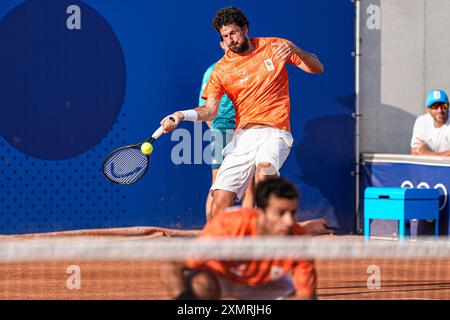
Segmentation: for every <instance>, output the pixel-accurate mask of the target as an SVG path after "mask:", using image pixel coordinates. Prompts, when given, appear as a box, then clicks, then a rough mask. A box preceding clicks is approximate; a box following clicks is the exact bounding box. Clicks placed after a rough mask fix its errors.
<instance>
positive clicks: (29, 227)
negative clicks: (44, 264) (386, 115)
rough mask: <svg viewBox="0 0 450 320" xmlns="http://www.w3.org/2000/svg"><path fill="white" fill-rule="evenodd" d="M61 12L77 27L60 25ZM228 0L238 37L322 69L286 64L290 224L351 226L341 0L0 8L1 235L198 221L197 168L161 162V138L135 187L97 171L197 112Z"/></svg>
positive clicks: (206, 179)
mask: <svg viewBox="0 0 450 320" xmlns="http://www.w3.org/2000/svg"><path fill="white" fill-rule="evenodd" d="M70 5H77V6H79V7H80V8H81V30H76V29H75V30H69V29H68V28H67V27H66V20H67V18H68V17H69V16H70V14H67V13H66V9H67V7H68V6H70ZM227 5H236V6H238V7H240V8H241V9H243V10H244V12H245V13H246V15H247V17H248V18H249V20H250V36H278V37H283V38H287V39H289V40H292V41H294V42H295V43H296V44H298V45H299V46H300V47H303V48H304V49H306V50H309V51H313V52H315V53H316V54H317V55H318V56H319V57H320V58H321V60H322V61H323V63H324V65H325V69H326V72H325V73H324V74H323V75H314V76H313V75H308V74H306V73H303V72H302V71H300V70H297V69H295V68H293V67H289V69H288V70H289V76H290V88H291V105H292V106H291V109H292V113H291V124H292V132H293V135H294V139H295V144H294V148H293V150H292V151H291V154H290V156H289V158H288V160H287V162H286V163H285V165H284V167H283V169H282V175H284V176H287V177H289V178H290V179H291V180H293V181H294V182H295V184H296V185H297V186H298V187H299V188H300V189H301V192H302V195H303V202H302V206H301V211H302V218H303V219H306V218H312V217H319V216H323V217H326V218H327V219H328V222H329V225H331V226H334V227H338V228H339V229H340V230H341V231H343V232H346V231H350V230H352V229H353V224H354V217H353V212H354V182H353V178H352V177H351V175H350V172H351V171H352V169H353V167H352V166H353V162H354V159H353V154H354V141H353V139H354V138H353V134H354V121H353V119H352V118H351V116H350V115H351V113H352V112H353V110H354V103H353V96H354V77H353V58H352V57H351V52H352V50H353V40H354V32H353V30H354V29H353V27H354V23H353V15H354V11H353V5H352V3H351V2H350V1H329V0H317V1H297V0H280V1H278V2H277V5H276V6H274V5H273V1H268V0H259V1H257V2H255V1H208V0H204V1H191V2H188V1H182V0H173V1H152V2H150V1H146V0H131V1H127V2H124V1H122V0H85V1H79V0H71V1H68V0H29V1H18V0H2V1H1V2H0V46H1V52H0V107H1V111H2V114H1V117H0V134H1V138H0V174H1V182H0V233H2V234H11V233H25V232H45V231H57V230H72V229H81V228H106V227H121V226H137V225H153V226H162V227H171V228H184V229H188V228H199V227H201V226H202V225H203V223H204V200H205V198H206V193H207V190H208V187H209V185H210V168H209V166H208V165H207V164H205V163H203V164H196V165H186V164H185V165H174V164H173V163H172V161H171V150H172V148H173V147H174V146H175V145H176V144H178V142H177V141H171V137H170V136H168V135H167V136H163V137H162V138H161V139H160V140H158V141H157V143H156V144H155V152H154V154H153V155H152V162H151V168H150V171H149V172H148V174H147V176H146V177H144V179H143V180H141V181H140V182H138V183H137V184H135V185H131V186H127V187H123V186H116V185H111V184H109V183H108V182H107V181H106V180H105V179H104V178H103V176H102V174H101V171H100V167H101V163H102V159H103V158H104V156H105V155H106V154H107V153H108V152H109V151H111V150H112V149H114V148H116V147H119V146H121V145H125V144H130V143H135V142H137V141H140V140H143V139H145V138H146V137H147V136H148V135H149V134H151V133H152V132H153V130H154V129H156V128H157V126H158V124H159V120H160V119H161V118H162V117H163V116H165V115H166V114H168V113H170V112H172V111H174V110H177V109H187V108H190V107H194V106H196V104H197V99H198V92H199V86H200V83H201V78H202V75H203V72H204V71H205V70H206V68H207V67H208V66H209V65H210V64H211V63H212V62H214V61H216V60H218V59H219V58H220V57H221V53H222V52H221V49H220V48H219V46H218V35H217V34H216V32H215V31H214V30H213V29H212V28H211V27H210V23H211V20H212V18H213V16H214V13H215V11H216V10H217V9H218V8H221V7H223V6H227ZM182 127H183V128H186V129H188V130H189V131H190V132H191V133H193V132H194V126H193V125H192V123H183V124H182ZM203 129H206V126H205V125H203ZM207 145H208V143H207V142H204V143H203V147H206V146H207ZM192 155H193V152H192ZM193 160H194V159H193Z"/></svg>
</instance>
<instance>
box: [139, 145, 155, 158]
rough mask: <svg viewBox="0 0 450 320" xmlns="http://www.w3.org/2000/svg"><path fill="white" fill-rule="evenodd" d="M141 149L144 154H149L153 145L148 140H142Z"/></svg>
mask: <svg viewBox="0 0 450 320" xmlns="http://www.w3.org/2000/svg"><path fill="white" fill-rule="evenodd" d="M141 151H142V153H143V154H145V155H147V156H148V155H149V154H150V153H152V151H153V146H152V144H151V143H149V142H144V143H143V144H142V146H141Z"/></svg>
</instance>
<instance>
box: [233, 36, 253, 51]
mask: <svg viewBox="0 0 450 320" xmlns="http://www.w3.org/2000/svg"><path fill="white" fill-rule="evenodd" d="M249 46H250V45H249V40H248V38H247V37H246V38H245V41H244V43H243V44H241V45H240V46H237V47H234V48H233V46H230V50H231V51H233V52H234V53H243V52H245V51H247V50H248V48H249Z"/></svg>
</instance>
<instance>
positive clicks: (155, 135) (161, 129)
mask: <svg viewBox="0 0 450 320" xmlns="http://www.w3.org/2000/svg"><path fill="white" fill-rule="evenodd" d="M169 120H170V121H171V122H173V123H175V119H174V118H172V117H170V118H169ZM163 133H164V128H163V126H161V127H159V128H158V129H157V130H156V131H155V132H153V134H152V138H154V139H158V138H159V137H161V135H162V134H163Z"/></svg>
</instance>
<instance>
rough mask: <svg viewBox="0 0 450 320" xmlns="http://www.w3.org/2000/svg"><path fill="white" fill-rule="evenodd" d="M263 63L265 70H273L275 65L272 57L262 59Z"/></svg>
mask: <svg viewBox="0 0 450 320" xmlns="http://www.w3.org/2000/svg"><path fill="white" fill-rule="evenodd" d="M264 64H265V65H266V69H267V71H269V72H270V71H273V70H275V66H274V65H273V62H272V59H267V60H264Z"/></svg>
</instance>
